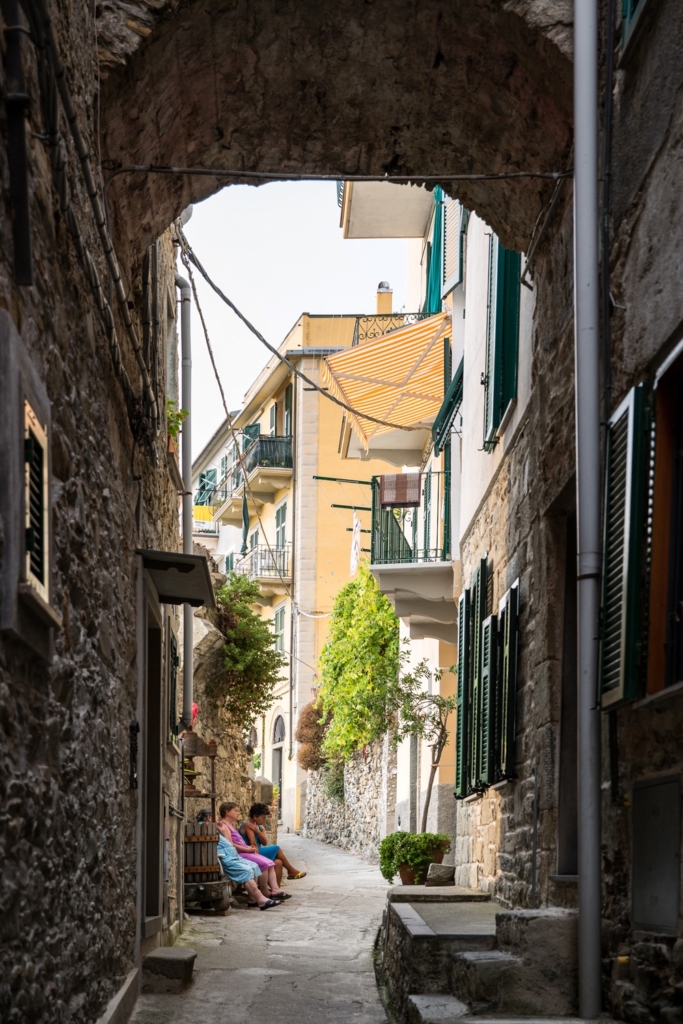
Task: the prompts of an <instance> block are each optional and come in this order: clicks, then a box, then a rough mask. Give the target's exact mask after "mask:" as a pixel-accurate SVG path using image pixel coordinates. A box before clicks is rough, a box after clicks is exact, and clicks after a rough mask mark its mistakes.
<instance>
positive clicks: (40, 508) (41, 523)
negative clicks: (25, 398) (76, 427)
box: [24, 402, 49, 602]
mask: <svg viewBox="0 0 683 1024" xmlns="http://www.w3.org/2000/svg"><path fill="white" fill-rule="evenodd" d="M47 469H48V467H47V434H46V431H45V428H44V427H43V426H42V425H41V423H40V422H39V420H38V417H37V416H36V414H35V413H34V411H33V409H32V408H31V406H30V405H29V403H28V402H25V403H24V508H25V551H26V566H25V578H26V580H27V581H28V582H29V583H30V584H31V586H32V587H33V588H34V589H35V590H36V591H37V592H38V593H39V594H40V596H41V597H42V598H43V600H44V601H46V602H49V597H48V590H49V588H48V580H49V537H48V527H49V520H48V504H47V496H48V475H47Z"/></svg>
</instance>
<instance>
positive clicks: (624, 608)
mask: <svg viewBox="0 0 683 1024" xmlns="http://www.w3.org/2000/svg"><path fill="white" fill-rule="evenodd" d="M647 448H648V432H647V409H646V391H645V385H644V384H639V385H638V386H637V387H635V388H632V389H631V391H630V392H629V394H628V395H627V396H626V398H625V399H624V401H623V402H622V403H621V405H620V406H619V408H618V409H617V411H616V412H615V414H614V416H612V418H611V420H610V422H609V426H608V431H607V462H606V483H605V521H604V544H603V575H602V636H601V644H600V690H601V702H602V706H603V708H613V707H615V706H617V705H619V704H621V703H623V702H624V701H627V700H632V699H633V698H634V697H637V696H638V693H639V688H640V687H639V679H640V674H641V662H642V661H643V660H644V659H643V658H642V648H643V645H642V642H641V641H642V636H641V628H640V622H641V616H640V607H641V599H642V596H643V594H642V591H643V575H644V573H643V551H644V548H643V543H644V523H645V495H646V485H647Z"/></svg>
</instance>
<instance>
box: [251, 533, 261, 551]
mask: <svg viewBox="0 0 683 1024" xmlns="http://www.w3.org/2000/svg"><path fill="white" fill-rule="evenodd" d="M258 541H259V532H258V530H254V532H253V533H252V534H251V536H250V537H249V550H250V551H252V550H253V549H254V548H257V547H258Z"/></svg>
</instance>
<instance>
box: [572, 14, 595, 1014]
mask: <svg viewBox="0 0 683 1024" xmlns="http://www.w3.org/2000/svg"><path fill="white" fill-rule="evenodd" d="M599 322H600V319H599V276H598V4H597V0H576V2H575V5H574V338H575V361H576V481H577V522H578V529H577V533H578V537H577V568H578V575H577V580H578V587H577V590H578V704H579V706H578V725H579V727H578V741H579V758H578V760H579V779H578V783H579V1014H580V1016H581V1017H583V1018H589V1019H590V1018H594V1017H597V1016H598V1014H599V1013H600V1009H601V941H600V939H601V935H600V931H601V902H602V901H601V885H600V709H599V707H598V699H597V698H598V616H599V608H600V569H601V552H600V548H601V539H600V476H601V474H600V365H599V362H600V361H599Z"/></svg>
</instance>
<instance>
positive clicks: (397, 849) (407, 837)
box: [379, 832, 451, 885]
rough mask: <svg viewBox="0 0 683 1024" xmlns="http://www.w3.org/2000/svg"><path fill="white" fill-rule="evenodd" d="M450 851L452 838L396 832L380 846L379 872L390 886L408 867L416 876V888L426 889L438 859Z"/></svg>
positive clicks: (438, 833)
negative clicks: (432, 864) (430, 867)
mask: <svg viewBox="0 0 683 1024" xmlns="http://www.w3.org/2000/svg"><path fill="white" fill-rule="evenodd" d="M450 848H451V840H450V836H447V835H444V834H443V833H440V832H420V833H415V832H392V833H391V835H388V836H385V838H384V839H383V840H382V842H381V843H380V844H379V869H380V871H381V872H382V875H383V876H384V878H386V880H387V882H393V880H394V875H397V874H398V873H399V869H400V868H401V867H402V866H403V867H406V868H408V869H410V870H411V871H413V872H414V874H415V883H416V885H422V883H423V882H424V880H425V878H426V877H427V870H428V868H429V865H430V864H431V863H432V861H433V860H434V858H435V857H438V856H439V855H441V856H443V855H444V854H445V853H448V851H449V850H450Z"/></svg>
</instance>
